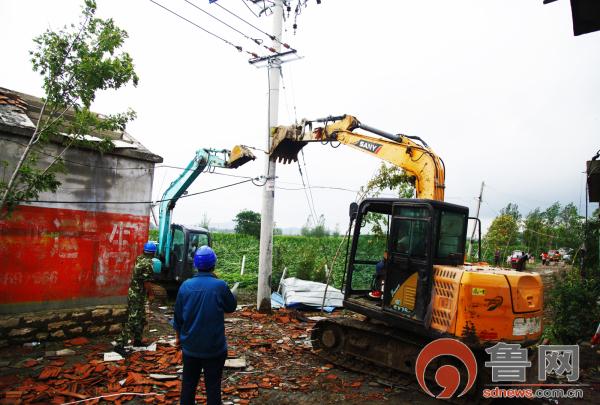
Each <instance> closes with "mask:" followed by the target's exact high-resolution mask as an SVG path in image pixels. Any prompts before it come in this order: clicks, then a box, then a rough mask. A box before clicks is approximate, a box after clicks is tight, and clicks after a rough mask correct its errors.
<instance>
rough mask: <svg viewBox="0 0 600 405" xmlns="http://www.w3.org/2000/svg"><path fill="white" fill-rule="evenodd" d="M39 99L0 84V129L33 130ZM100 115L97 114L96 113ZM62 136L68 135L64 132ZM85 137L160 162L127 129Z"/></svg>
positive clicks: (31, 131) (39, 103)
mask: <svg viewBox="0 0 600 405" xmlns="http://www.w3.org/2000/svg"><path fill="white" fill-rule="evenodd" d="M42 105H43V102H42V100H41V99H40V98H38V97H34V96H31V95H29V94H24V93H19V92H17V91H13V90H9V89H6V88H3V87H0V130H2V131H5V132H11V133H14V134H19V135H25V136H28V135H30V134H31V133H33V131H34V130H35V123H36V122H37V120H38V117H39V115H40V112H41V109H42ZM72 117H73V113H72V112H69V111H68V112H67V113H66V114H65V119H66V120H69V119H71V118H72ZM100 117H101V115H100ZM65 136H68V135H66V134H65ZM84 137H85V139H86V140H89V141H96V140H97V141H100V140H101V139H102V138H109V139H111V140H112V142H113V145H114V147H115V149H114V151H115V152H119V151H123V150H130V151H133V152H138V153H135V155H136V156H135V157H137V158H141V159H143V160H148V161H152V162H157V163H159V162H162V158H161V157H160V156H158V155H155V154H153V153H152V152H150V151H149V150H148V149H146V147H144V145H142V144H141V143H140V142H138V141H137V140H136V139H135V138H134V137H133V136H131V135H130V134H128V133H127V132H108V131H104V132H102V133H92V134H89V135H85V136H84Z"/></svg>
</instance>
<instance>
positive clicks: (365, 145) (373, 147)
mask: <svg viewBox="0 0 600 405" xmlns="http://www.w3.org/2000/svg"><path fill="white" fill-rule="evenodd" d="M354 145H355V146H358V147H359V148H361V149H364V150H367V151H369V152H371V153H378V152H379V150H380V149H381V146H382V145H381V144H379V143H375V142H369V141H363V140H360V141H358V142H355V143H354Z"/></svg>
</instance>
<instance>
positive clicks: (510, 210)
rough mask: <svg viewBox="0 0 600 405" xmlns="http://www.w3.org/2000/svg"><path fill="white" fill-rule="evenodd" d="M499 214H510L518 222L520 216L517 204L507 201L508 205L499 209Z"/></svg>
mask: <svg viewBox="0 0 600 405" xmlns="http://www.w3.org/2000/svg"><path fill="white" fill-rule="evenodd" d="M500 215H510V216H511V217H513V218H514V219H515V222H516V223H519V221H520V220H521V218H522V216H521V213H520V212H519V206H518V205H517V204H513V203H508V205H507V206H506V207H504V208H502V209H501V210H500Z"/></svg>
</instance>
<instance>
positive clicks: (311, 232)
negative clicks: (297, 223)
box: [300, 214, 330, 238]
mask: <svg viewBox="0 0 600 405" xmlns="http://www.w3.org/2000/svg"><path fill="white" fill-rule="evenodd" d="M311 219H312V216H310V215H309V217H308V218H307V219H306V222H305V223H304V225H303V226H302V228H301V229H300V234H301V235H302V236H313V237H315V238H322V237H324V236H329V235H330V232H329V230H328V229H327V228H326V227H325V216H324V215H323V214H321V216H319V219H318V220H317V222H316V224H315V225H314V226H312V227H311V225H310V224H311V222H312V221H311Z"/></svg>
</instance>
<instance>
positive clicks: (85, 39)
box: [0, 0, 138, 216]
mask: <svg viewBox="0 0 600 405" xmlns="http://www.w3.org/2000/svg"><path fill="white" fill-rule="evenodd" d="M95 13H96V2H95V1H94V0H85V3H84V6H83V8H82V16H81V22H80V24H79V25H78V26H76V25H75V24H72V25H71V26H70V27H69V28H67V27H64V28H63V29H62V30H60V31H57V32H55V31H50V30H47V31H46V32H44V33H43V34H42V35H40V36H38V37H37V38H35V39H34V43H35V49H34V50H32V51H30V55H31V62H32V65H33V70H34V71H36V72H39V73H40V75H41V76H42V78H43V88H44V92H45V96H44V98H43V105H42V107H41V111H40V114H39V118H38V119H37V123H36V126H35V130H34V132H33V134H32V136H31V138H30V140H29V142H28V145H27V147H25V149H24V151H23V153H22V154H21V156H20V157H19V160H18V162H17V164H16V165H15V167H14V169H12V168H11V169H12V174H11V175H10V177H9V178H8V179H6V178H3V179H2V180H1V181H0V195H1V197H0V212H1V213H2V216H7V215H10V212H11V211H12V210H13V209H14V208H15V207H16V206H17V205H18V204H19V202H21V201H24V200H32V199H37V198H38V196H39V194H40V193H41V192H45V191H50V192H56V190H57V189H58V187H59V186H60V184H61V183H60V181H59V180H58V179H57V174H58V173H61V172H65V168H64V165H63V156H64V154H65V153H66V152H67V150H68V149H69V148H70V147H72V146H74V145H79V144H83V145H85V146H88V147H94V148H98V149H99V150H101V151H106V150H109V149H110V148H112V142H111V141H110V140H109V139H108V138H106V139H104V141H103V142H100V143H99V144H95V145H93V143H92V142H86V141H85V140H84V135H86V134H91V133H102V132H106V131H123V130H124V129H125V125H126V124H127V122H129V121H130V120H131V119H133V118H135V113H134V112H133V111H132V110H129V111H128V112H125V113H120V114H114V115H108V116H102V117H99V116H98V115H96V114H94V113H92V112H91V111H90V105H91V103H92V102H93V101H94V99H95V97H96V93H97V92H98V91H99V90H105V89H119V88H120V87H122V86H124V85H126V84H128V83H130V82H132V83H133V84H134V85H137V83H138V76H137V74H136V73H135V70H134V66H133V60H132V58H131V56H130V55H129V54H128V53H126V52H122V51H120V48H121V47H122V45H123V42H124V41H125V39H126V38H127V32H125V31H124V30H122V29H120V28H119V27H117V26H116V25H115V24H114V22H113V20H112V19H106V20H105V19H100V18H96V17H95ZM60 134H66V135H67V136H66V137H62V136H59V135H60ZM51 140H54V141H57V140H60V142H61V143H62V144H61V149H62V150H61V151H60V152H59V153H58V154H57V155H56V157H55V158H53V160H52V161H51V162H50V163H49V164H43V165H42V164H41V159H40V152H41V151H43V149H44V146H45V145H47V143H48V142H50V141H51ZM92 145H93V146H92ZM2 164H3V165H4V166H5V168H6V167H7V166H8V163H7V162H6V161H4V162H2Z"/></svg>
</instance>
